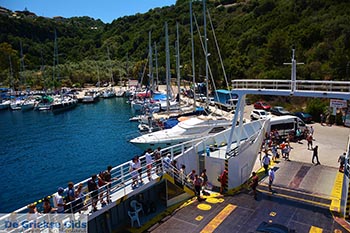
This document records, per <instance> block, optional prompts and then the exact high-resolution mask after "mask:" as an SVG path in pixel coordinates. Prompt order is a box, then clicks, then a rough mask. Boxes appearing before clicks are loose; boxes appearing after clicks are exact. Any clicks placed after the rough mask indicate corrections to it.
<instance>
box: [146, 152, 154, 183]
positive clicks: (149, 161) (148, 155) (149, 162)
mask: <svg viewBox="0 0 350 233" xmlns="http://www.w3.org/2000/svg"><path fill="white" fill-rule="evenodd" d="M151 153H152V149H151V148H149V149H148V150H147V152H146V154H145V158H146V166H147V176H148V180H149V181H151V180H152V177H151V171H152V164H153V159H152V155H151Z"/></svg>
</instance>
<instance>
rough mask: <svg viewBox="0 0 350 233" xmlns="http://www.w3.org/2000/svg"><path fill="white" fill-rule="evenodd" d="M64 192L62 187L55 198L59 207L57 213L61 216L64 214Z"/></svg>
mask: <svg viewBox="0 0 350 233" xmlns="http://www.w3.org/2000/svg"><path fill="white" fill-rule="evenodd" d="M63 192H64V189H63V188H62V187H59V188H58V190H57V195H55V196H54V198H55V202H56V206H57V213H59V214H61V213H64V201H63V197H62V194H63Z"/></svg>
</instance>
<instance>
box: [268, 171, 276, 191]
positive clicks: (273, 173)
mask: <svg viewBox="0 0 350 233" xmlns="http://www.w3.org/2000/svg"><path fill="white" fill-rule="evenodd" d="M274 179H275V171H274V170H273V169H270V170H269V190H270V192H272V187H271V186H272V183H273V181H274Z"/></svg>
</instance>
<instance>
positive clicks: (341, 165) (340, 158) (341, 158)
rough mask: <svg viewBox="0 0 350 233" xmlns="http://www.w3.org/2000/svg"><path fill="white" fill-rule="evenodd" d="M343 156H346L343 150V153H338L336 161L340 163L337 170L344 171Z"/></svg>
mask: <svg viewBox="0 0 350 233" xmlns="http://www.w3.org/2000/svg"><path fill="white" fill-rule="evenodd" d="M345 156H346V153H345V152H344V153H343V154H342V155H340V156H339V158H338V163H340V165H339V171H340V172H344V165H345Z"/></svg>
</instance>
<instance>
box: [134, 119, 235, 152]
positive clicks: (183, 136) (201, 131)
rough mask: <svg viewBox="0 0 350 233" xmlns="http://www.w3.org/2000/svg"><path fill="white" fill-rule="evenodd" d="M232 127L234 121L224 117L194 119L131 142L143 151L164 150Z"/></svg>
mask: <svg viewBox="0 0 350 233" xmlns="http://www.w3.org/2000/svg"><path fill="white" fill-rule="evenodd" d="M231 125H232V121H231V120H230V119H227V118H224V117H213V116H198V117H192V118H189V119H187V120H185V121H182V122H180V123H179V124H177V125H176V126H174V127H173V128H171V129H166V130H160V131H157V132H153V133H149V134H145V135H142V136H140V137H137V138H134V139H132V140H130V142H131V143H132V144H134V145H135V146H137V147H139V148H141V149H143V150H147V149H148V148H152V149H156V148H157V147H162V148H164V147H168V146H172V145H175V144H179V143H182V142H185V141H190V140H193V139H195V138H200V137H204V136H207V135H213V134H215V133H218V132H220V131H223V130H225V129H227V128H229V127H230V126H231Z"/></svg>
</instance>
